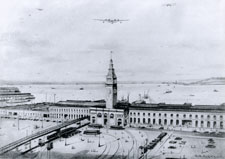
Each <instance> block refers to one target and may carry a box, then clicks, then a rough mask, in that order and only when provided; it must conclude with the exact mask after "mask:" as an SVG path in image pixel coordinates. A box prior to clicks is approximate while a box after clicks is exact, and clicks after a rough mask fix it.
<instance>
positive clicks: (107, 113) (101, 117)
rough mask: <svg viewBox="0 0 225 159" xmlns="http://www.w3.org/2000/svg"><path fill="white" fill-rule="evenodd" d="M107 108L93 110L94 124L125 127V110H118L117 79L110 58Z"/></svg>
mask: <svg viewBox="0 0 225 159" xmlns="http://www.w3.org/2000/svg"><path fill="white" fill-rule="evenodd" d="M105 87H106V108H95V109H94V108H91V109H90V120H91V123H92V124H101V125H104V126H114V125H115V126H124V109H117V108H116V106H117V77H116V73H115V70H114V67H113V60H112V57H111V58H110V63H109V69H108V74H107V75H106V83H105Z"/></svg>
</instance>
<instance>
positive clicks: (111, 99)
mask: <svg viewBox="0 0 225 159" xmlns="http://www.w3.org/2000/svg"><path fill="white" fill-rule="evenodd" d="M112 53H113V52H112V51H110V62H109V68H108V74H107V75H106V89H107V90H108V93H107V98H106V107H107V108H110V109H112V108H113V107H114V106H115V105H116V102H117V78H116V74H115V70H114V68H113V59H112Z"/></svg>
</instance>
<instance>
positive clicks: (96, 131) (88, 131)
mask: <svg viewBox="0 0 225 159" xmlns="http://www.w3.org/2000/svg"><path fill="white" fill-rule="evenodd" d="M100 133H101V132H100V131H99V130H84V132H83V134H86V135H99V134H100Z"/></svg>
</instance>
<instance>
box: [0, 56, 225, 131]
mask: <svg viewBox="0 0 225 159" xmlns="http://www.w3.org/2000/svg"><path fill="white" fill-rule="evenodd" d="M105 87H106V98H105V100H98V101H89V100H83V101H81V100H67V101H60V102H58V103H42V104H40V103H39V104H31V105H24V106H15V107H2V108H0V116H1V117H7V118H8V117H10V118H22V119H31V120H50V121H66V120H73V119H77V118H81V117H85V116H87V117H89V119H90V122H91V123H92V124H101V125H103V126H106V127H109V126H131V127H139V126H141V127H143V126H144V127H153V128H160V129H176V130H177V129H178V130H185V131H193V130H196V131H209V132H216V131H223V132H225V126H224V123H225V105H224V104H221V105H192V104H191V103H184V104H165V103H157V104H154V103H146V102H145V101H142V100H138V101H136V102H133V103H129V101H128V100H122V101H118V100H117V77H116V73H115V69H114V67H113V60H112V58H110V64H109V68H108V73H107V75H106V83H105Z"/></svg>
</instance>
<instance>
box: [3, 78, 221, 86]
mask: <svg viewBox="0 0 225 159" xmlns="http://www.w3.org/2000/svg"><path fill="white" fill-rule="evenodd" d="M104 83H105V82H104V81H93V82H87V81H74V82H42V81H5V80H0V84H1V85H35V84H37V85H55V84H57V85H67V84H69V85H71V84H72V85H84V84H101V85H102V84H104ZM118 84H177V85H225V77H211V78H207V79H203V80H185V81H183V80H182V81H175V82H174V81H173V82H172V81H165V82H162V81H118Z"/></svg>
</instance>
